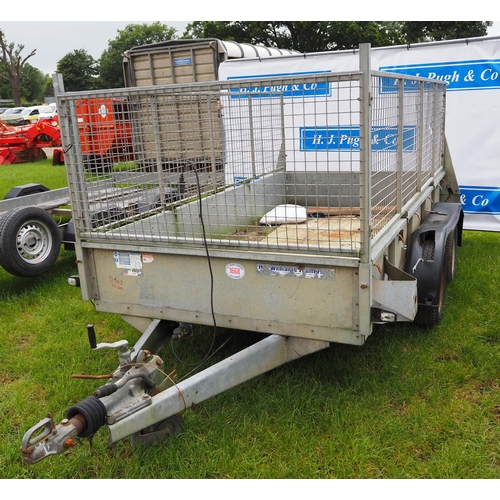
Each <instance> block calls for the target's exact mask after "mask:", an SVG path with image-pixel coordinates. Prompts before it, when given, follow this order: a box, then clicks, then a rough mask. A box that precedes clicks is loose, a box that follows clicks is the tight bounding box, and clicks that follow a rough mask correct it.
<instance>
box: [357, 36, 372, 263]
mask: <svg viewBox="0 0 500 500" xmlns="http://www.w3.org/2000/svg"><path fill="white" fill-rule="evenodd" d="M359 69H360V71H361V89H360V94H361V95H360V98H361V116H360V122H361V123H360V125H361V134H360V135H361V144H362V146H361V152H360V153H361V158H360V160H361V166H360V168H361V172H360V173H361V179H362V181H361V200H360V209H361V262H363V263H367V262H369V260H370V232H371V156H372V144H371V122H372V107H371V97H372V96H371V64H370V44H369V43H362V44H361V45H360V46H359Z"/></svg>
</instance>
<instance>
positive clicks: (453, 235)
mask: <svg viewBox="0 0 500 500" xmlns="http://www.w3.org/2000/svg"><path fill="white" fill-rule="evenodd" d="M444 268H445V275H446V282H447V283H449V282H450V281H452V280H453V279H454V278H455V273H456V270H457V229H456V228H455V229H454V230H453V231H451V232H450V234H449V235H448V237H447V238H446V244H445V250H444Z"/></svg>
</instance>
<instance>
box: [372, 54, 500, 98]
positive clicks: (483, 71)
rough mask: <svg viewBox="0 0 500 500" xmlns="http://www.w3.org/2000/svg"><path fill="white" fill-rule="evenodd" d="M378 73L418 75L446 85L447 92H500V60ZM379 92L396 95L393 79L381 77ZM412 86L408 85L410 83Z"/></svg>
mask: <svg viewBox="0 0 500 500" xmlns="http://www.w3.org/2000/svg"><path fill="white" fill-rule="evenodd" d="M379 69H380V71H388V72H389V73H397V74H400V75H413V76H421V77H423V78H433V79H434V80H440V81H442V82H446V91H447V92H455V91H458V90H492V89H500V60H498V59H493V60H484V61H481V60H480V61H459V62H440V63H433V64H406V65H405V64H403V65H398V66H380V68H379ZM383 80H384V82H385V83H384V85H383V86H382V87H381V88H382V91H386V92H391V91H392V92H395V91H397V88H396V87H395V83H396V82H395V80H392V84H391V79H389V78H387V79H386V78H383ZM409 85H411V82H410V83H409Z"/></svg>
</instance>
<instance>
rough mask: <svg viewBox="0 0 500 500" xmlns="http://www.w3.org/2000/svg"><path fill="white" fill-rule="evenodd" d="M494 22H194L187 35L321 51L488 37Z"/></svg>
mask: <svg viewBox="0 0 500 500" xmlns="http://www.w3.org/2000/svg"><path fill="white" fill-rule="evenodd" d="M488 26H491V22H490V21H464V22H454V21H446V22H440V21H423V22H414V21H389V22H386V21H248V22H246V21H232V22H229V21H194V22H193V23H191V24H188V26H187V28H186V30H185V32H184V34H183V38H219V39H221V40H234V41H236V42H241V43H252V44H256V45H259V44H260V45H265V46H268V47H279V48H283V49H292V50H298V51H299V52H321V51H326V50H344V49H351V48H356V47H358V46H359V44H360V43H367V42H369V43H371V45H372V46H373V47H381V46H388V45H400V44H407V43H415V42H416V41H431V40H448V39H452V38H458V37H464V38H466V37H473V36H484V35H486V32H487V27H488Z"/></svg>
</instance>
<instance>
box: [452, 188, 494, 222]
mask: <svg viewBox="0 0 500 500" xmlns="http://www.w3.org/2000/svg"><path fill="white" fill-rule="evenodd" d="M460 195H461V196H460V198H461V202H462V207H463V211H464V213H465V214H485V215H500V187H480V186H460Z"/></svg>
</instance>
